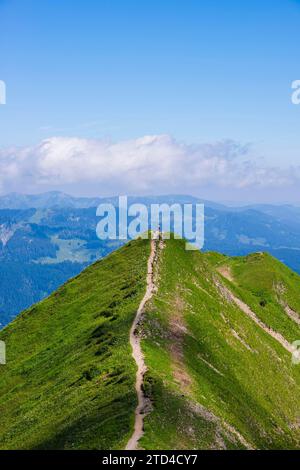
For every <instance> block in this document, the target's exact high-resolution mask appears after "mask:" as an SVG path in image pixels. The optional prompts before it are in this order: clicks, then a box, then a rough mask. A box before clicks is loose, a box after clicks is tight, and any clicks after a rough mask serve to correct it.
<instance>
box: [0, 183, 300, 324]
mask: <svg viewBox="0 0 300 470" xmlns="http://www.w3.org/2000/svg"><path fill="white" fill-rule="evenodd" d="M197 201H201V202H204V203H205V218H206V222H205V246H204V250H205V251H209V250H213V251H218V252H220V253H224V254H227V255H230V256H240V255H247V254H249V253H252V252H261V251H266V252H268V253H270V254H272V255H273V256H275V257H277V258H278V259H279V260H280V261H282V262H284V263H285V264H286V265H288V266H289V267H291V268H292V269H293V270H295V271H297V272H300V208H298V207H294V206H289V205H285V206H272V205H253V206H247V207H238V208H237V207H227V206H225V205H222V204H218V203H214V202H211V201H205V200H204V201H203V200H198V199H197V198H194V197H191V196H184V195H170V196H155V197H154V196H152V197H131V198H129V203H131V202H143V203H145V204H147V205H149V204H151V203H153V202H156V203H168V204H172V203H181V204H183V203H192V202H194V203H195V202H197ZM101 202H111V203H113V204H115V205H116V204H117V202H118V198H117V197H111V198H76V197H72V196H69V195H66V194H64V193H61V192H50V193H45V194H41V195H22V194H9V195H6V196H2V197H0V261H1V265H0V326H1V324H2V326H3V325H5V324H6V323H8V322H9V321H10V320H11V319H13V318H14V316H15V315H16V314H17V313H18V312H20V311H21V310H23V309H24V308H27V307H29V306H30V305H31V304H33V303H35V302H37V301H39V300H41V299H42V298H44V297H46V296H48V295H49V294H50V293H51V292H52V291H53V290H55V289H57V288H58V287H59V286H60V285H61V284H63V283H64V282H65V281H67V280H68V279H70V278H71V277H73V276H75V275H76V274H78V273H79V272H80V271H82V269H84V268H85V267H86V266H87V265H89V264H91V263H92V262H94V261H95V260H97V259H99V258H101V257H103V256H105V255H106V254H108V253H110V252H111V251H113V250H115V249H116V248H118V247H119V246H120V245H121V242H118V241H116V242H113V241H101V240H99V239H98V238H97V236H96V226H97V223H98V221H99V219H98V218H97V217H96V207H97V206H98V205H99V204H100V203H101Z"/></svg>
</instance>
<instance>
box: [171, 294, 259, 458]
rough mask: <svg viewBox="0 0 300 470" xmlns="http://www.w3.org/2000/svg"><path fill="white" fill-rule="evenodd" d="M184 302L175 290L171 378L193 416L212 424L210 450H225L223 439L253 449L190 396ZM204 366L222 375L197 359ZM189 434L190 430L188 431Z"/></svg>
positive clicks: (190, 383) (233, 429) (234, 430)
mask: <svg viewBox="0 0 300 470" xmlns="http://www.w3.org/2000/svg"><path fill="white" fill-rule="evenodd" d="M185 305H186V304H185V302H184V301H183V299H182V297H181V296H180V289H179V288H178V289H177V292H176V296H175V300H174V303H173V314H172V318H171V319H170V323H169V330H170V336H169V339H171V343H170V353H171V358H172V362H173V376H174V379H175V381H176V383H177V384H178V385H179V387H180V391H181V393H182V394H183V395H185V397H186V399H187V404H188V406H189V408H190V410H191V412H192V413H193V414H195V415H199V416H201V418H203V419H204V420H205V421H207V422H211V423H214V425H215V441H214V443H213V444H212V446H211V448H212V449H219V450H226V444H225V441H224V437H226V438H227V439H228V440H229V441H231V442H235V443H236V444H242V446H243V447H245V448H246V449H249V450H251V449H253V447H252V446H251V444H249V443H248V442H247V441H246V439H245V438H244V437H243V436H242V435H241V434H240V433H239V432H238V431H237V430H236V429H235V428H234V427H233V426H231V425H229V424H228V423H226V422H225V421H223V420H221V419H220V418H218V417H217V416H215V415H214V414H213V413H212V412H211V411H210V410H208V409H206V408H205V407H204V406H203V405H201V404H200V403H198V402H196V401H195V399H194V398H193V396H192V385H193V379H192V378H191V376H190V374H189V373H188V371H187V370H186V366H185V364H184V351H183V343H184V336H185V335H186V334H188V330H187V327H186V325H185V323H184V309H185ZM199 359H200V360H202V361H203V362H204V363H206V365H207V366H208V367H210V368H212V369H213V370H214V371H215V372H216V373H218V374H220V375H223V374H222V373H221V372H220V371H219V370H217V369H216V368H215V367H214V366H213V365H212V364H210V363H209V362H208V361H206V360H205V359H204V358H202V357H199ZM188 431H189V432H190V434H191V433H192V431H193V430H192V429H190V430H188Z"/></svg>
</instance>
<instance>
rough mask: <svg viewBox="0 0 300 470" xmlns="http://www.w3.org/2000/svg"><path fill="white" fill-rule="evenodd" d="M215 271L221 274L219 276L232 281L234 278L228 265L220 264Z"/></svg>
mask: <svg viewBox="0 0 300 470" xmlns="http://www.w3.org/2000/svg"><path fill="white" fill-rule="evenodd" d="M217 271H218V272H219V273H220V274H221V276H223V277H225V279H228V281H230V282H234V278H233V275H232V272H231V269H230V267H229V266H220V267H219V268H217Z"/></svg>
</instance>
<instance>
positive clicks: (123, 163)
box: [0, 135, 300, 194]
mask: <svg viewBox="0 0 300 470" xmlns="http://www.w3.org/2000/svg"><path fill="white" fill-rule="evenodd" d="M299 176H300V171H299V168H296V169H295V168H294V169H291V168H287V169H279V168H276V167H273V168H270V167H263V166H261V165H259V164H258V163H257V161H256V160H255V159H253V157H251V158H250V154H249V147H248V146H242V145H240V144H237V143H235V142H233V141H222V142H217V143H211V144H198V145H188V144H185V143H180V142H178V141H176V140H174V139H173V138H172V137H170V136H168V135H154V136H144V137H141V138H139V139H135V140H127V141H122V142H118V143H112V142H110V141H107V140H87V139H80V138H76V137H70V138H68V137H52V138H49V139H47V140H44V141H42V142H41V143H40V144H39V145H37V146H33V147H24V148H10V149H3V150H0V190H1V191H2V192H9V191H23V192H38V191H43V190H46V189H47V190H48V189H53V188H55V189H62V190H64V189H66V188H68V187H73V188H74V187H76V188H78V193H80V188H88V187H95V188H98V191H97V192H98V194H108V193H110V194H119V193H128V194H133V193H135V194H138V193H156V194H158V193H171V192H173V193H190V194H199V193H201V191H202V189H203V188H216V190H217V189H218V188H219V189H220V188H221V189H222V188H223V189H226V188H231V189H232V188H233V189H236V190H242V189H245V188H246V189H253V188H275V189H276V188H278V187H281V188H283V187H286V186H289V185H294V184H295V183H297V182H298V181H299Z"/></svg>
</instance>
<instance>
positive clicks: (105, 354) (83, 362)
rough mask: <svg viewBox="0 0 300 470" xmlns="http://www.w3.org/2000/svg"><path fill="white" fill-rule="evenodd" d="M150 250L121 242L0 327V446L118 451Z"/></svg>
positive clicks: (130, 407)
mask: <svg viewBox="0 0 300 470" xmlns="http://www.w3.org/2000/svg"><path fill="white" fill-rule="evenodd" d="M149 252H150V247H149V242H148V241H136V242H134V243H131V244H129V245H127V246H125V247H124V248H122V249H120V250H118V251H117V252H115V253H113V254H112V255H110V256H109V257H107V258H105V259H103V260H102V261H100V262H97V263H96V264H94V265H92V266H91V267H90V268H88V269H86V270H85V271H84V272H83V273H82V274H81V275H79V276H78V277H77V278H75V279H73V280H71V281H70V282H68V283H67V284H65V285H64V286H63V287H62V288H60V289H59V290H58V291H57V292H56V293H55V294H53V295H52V296H51V297H49V298H48V299H46V300H45V301H43V302H41V303H39V304H37V305H36V306H34V307H33V308H31V309H30V310H27V311H25V312H24V313H22V314H21V315H20V316H19V317H17V319H16V320H15V321H14V322H13V323H11V324H10V325H9V326H8V327H7V328H5V329H4V330H3V331H2V332H0V339H1V340H4V341H6V346H7V365H6V366H0V368H1V369H0V416H1V428H0V448H1V449H31V448H42V449H45V448H52V449H53V448H59V449H72V448H76V449H80V448H85V449H87V448H88V449H111V448H113V449H118V448H124V446H125V443H126V441H127V439H128V438H129V436H130V434H131V432H132V429H133V422H134V410H135V406H136V401H137V400H136V394H135V388H134V384H135V371H136V367H135V363H134V361H133V359H132V358H131V349H130V345H129V342H128V336H129V329H130V326H131V324H132V321H133V319H134V316H135V313H136V310H137V308H138V304H139V302H140V300H141V298H142V297H143V295H144V290H145V278H146V270H147V259H148V256H149ZM12 287H13V286H12Z"/></svg>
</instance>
